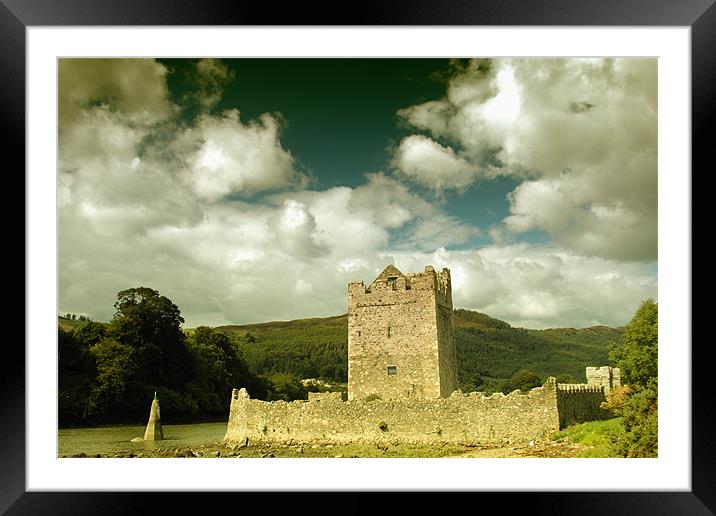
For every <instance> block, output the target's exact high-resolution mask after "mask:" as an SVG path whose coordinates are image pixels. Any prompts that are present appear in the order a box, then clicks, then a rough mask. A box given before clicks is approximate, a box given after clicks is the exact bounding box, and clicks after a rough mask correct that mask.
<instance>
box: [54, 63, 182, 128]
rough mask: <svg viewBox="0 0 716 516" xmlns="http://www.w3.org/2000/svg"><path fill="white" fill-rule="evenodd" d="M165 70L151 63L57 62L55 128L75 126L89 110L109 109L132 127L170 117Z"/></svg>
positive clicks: (170, 110)
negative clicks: (72, 124) (92, 108)
mask: <svg viewBox="0 0 716 516" xmlns="http://www.w3.org/2000/svg"><path fill="white" fill-rule="evenodd" d="M166 74H167V69H166V67H164V66H163V65H162V64H161V63H158V62H157V61H155V60H154V59H94V58H93V59H75V58H72V59H60V60H58V110H59V126H60V130H62V129H63V128H64V127H65V126H66V125H67V124H70V123H75V122H77V121H78V120H77V117H82V116H83V115H84V111H85V109H86V108H88V107H92V106H105V107H107V108H110V109H111V110H112V111H114V112H115V113H116V114H118V115H119V116H121V118H123V119H125V120H127V121H128V122H132V123H134V124H145V125H146V124H149V125H151V124H154V123H156V122H158V121H160V120H163V119H165V118H167V117H168V116H170V115H171V114H172V112H173V110H174V106H172V104H171V103H170V102H169V100H168V88H167V83H166Z"/></svg>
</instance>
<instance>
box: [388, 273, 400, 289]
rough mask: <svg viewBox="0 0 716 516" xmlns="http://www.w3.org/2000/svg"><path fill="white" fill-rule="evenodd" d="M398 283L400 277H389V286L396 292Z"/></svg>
mask: <svg viewBox="0 0 716 516" xmlns="http://www.w3.org/2000/svg"><path fill="white" fill-rule="evenodd" d="M397 282H398V276H388V286H389V287H391V288H392V289H393V290H395V285H396V283H397Z"/></svg>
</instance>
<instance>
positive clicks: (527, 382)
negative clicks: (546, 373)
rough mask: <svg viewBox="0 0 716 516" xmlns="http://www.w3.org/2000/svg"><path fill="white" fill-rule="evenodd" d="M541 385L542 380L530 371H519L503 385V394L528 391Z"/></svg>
mask: <svg viewBox="0 0 716 516" xmlns="http://www.w3.org/2000/svg"><path fill="white" fill-rule="evenodd" d="M540 385H542V380H540V377H539V375H538V374H537V373H535V372H534V371H530V370H529V369H520V370H519V371H515V373H514V374H513V375H512V376H511V377H510V379H509V381H508V382H506V383H505V385H504V387H503V392H511V391H514V390H515V389H519V390H521V391H528V390H530V389H532V388H533V387H539V386H540Z"/></svg>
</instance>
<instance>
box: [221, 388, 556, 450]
mask: <svg viewBox="0 0 716 516" xmlns="http://www.w3.org/2000/svg"><path fill="white" fill-rule="evenodd" d="M558 429H559V414H558V412H557V393H556V384H555V383H554V379H550V380H548V381H547V383H545V385H543V386H542V387H537V388H535V389H532V390H531V391H530V392H529V393H527V394H520V393H519V392H518V391H515V392H513V393H510V394H508V395H503V394H501V393H497V394H493V395H491V396H484V395H483V394H482V393H470V394H463V393H460V392H455V393H454V394H453V395H452V396H450V397H449V398H435V399H420V398H407V399H401V400H374V401H364V400H348V401H342V400H341V399H340V398H339V397H338V396H331V397H324V398H321V399H318V398H315V397H312V398H311V400H309V401H303V400H301V401H293V402H284V401H274V402H265V401H260V400H252V399H250V398H249V396H248V394H247V393H246V390H245V389H241V390H237V389H234V391H233V395H232V401H231V410H230V414H229V423H228V428H227V432H226V436H225V441H227V442H229V443H242V442H246V441H247V439H248V441H249V442H257V441H272V442H288V441H292V442H335V443H349V442H365V443H380V442H392V443H413V444H417V443H455V444H458V443H459V444H477V443H501V442H508V441H512V442H516V441H520V440H522V441H527V440H530V439H539V438H543V437H545V436H547V435H549V434H550V433H552V432H555V431H557V430H558Z"/></svg>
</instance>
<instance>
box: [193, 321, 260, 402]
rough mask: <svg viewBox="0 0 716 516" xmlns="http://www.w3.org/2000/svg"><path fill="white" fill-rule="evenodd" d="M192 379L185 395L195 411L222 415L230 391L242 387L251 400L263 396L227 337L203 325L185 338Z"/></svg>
mask: <svg viewBox="0 0 716 516" xmlns="http://www.w3.org/2000/svg"><path fill="white" fill-rule="evenodd" d="M188 346H189V350H190V353H191V355H192V363H193V379H192V380H191V382H190V383H189V385H188V386H187V392H188V393H190V395H191V396H192V397H193V398H194V399H196V401H197V403H198V410H200V411H202V412H204V413H215V414H225V413H226V412H227V411H228V409H229V403H230V401H231V400H230V398H231V391H232V389H233V388H235V387H236V388H240V387H246V389H247V390H248V391H249V394H250V395H251V396H252V397H254V398H263V397H265V396H266V386H265V385H264V384H263V383H262V382H261V381H260V380H259V379H258V378H257V377H256V375H254V373H252V372H251V371H250V370H249V367H248V365H247V364H246V362H245V361H244V359H243V357H242V356H241V353H240V351H239V350H238V349H236V348H235V347H234V346H233V345H232V344H231V340H230V339H229V337H227V336H226V335H225V334H223V333H221V332H219V331H216V330H214V329H212V328H209V327H207V326H199V327H198V328H196V330H194V332H193V333H192V335H191V337H189V339H188Z"/></svg>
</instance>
